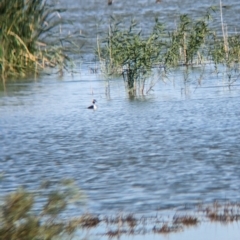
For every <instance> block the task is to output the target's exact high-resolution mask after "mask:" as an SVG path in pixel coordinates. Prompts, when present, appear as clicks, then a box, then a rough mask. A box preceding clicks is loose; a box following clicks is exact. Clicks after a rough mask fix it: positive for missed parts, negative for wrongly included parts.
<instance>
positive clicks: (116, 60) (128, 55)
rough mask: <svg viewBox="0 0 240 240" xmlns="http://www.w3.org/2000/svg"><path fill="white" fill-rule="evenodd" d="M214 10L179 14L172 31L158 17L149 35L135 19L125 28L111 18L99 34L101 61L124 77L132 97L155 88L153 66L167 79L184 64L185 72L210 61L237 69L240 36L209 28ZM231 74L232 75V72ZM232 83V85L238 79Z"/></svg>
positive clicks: (212, 8) (107, 67)
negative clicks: (197, 14)
mask: <svg viewBox="0 0 240 240" xmlns="http://www.w3.org/2000/svg"><path fill="white" fill-rule="evenodd" d="M215 10H216V9H215V8H214V7H211V8H209V9H207V10H206V14H204V16H203V17H201V18H200V19H197V20H195V19H193V18H191V17H190V16H189V15H186V14H184V15H180V17H179V21H178V23H177V27H176V29H175V30H173V31H170V30H167V29H166V27H163V26H165V25H164V24H162V23H160V22H159V21H158V20H157V19H156V20H155V26H154V28H153V30H152V32H151V33H150V35H149V36H145V35H144V34H143V33H142V31H141V29H139V28H138V25H137V23H136V22H135V21H132V22H131V24H130V26H129V28H127V29H126V27H125V26H122V23H121V21H116V19H114V18H111V21H110V25H109V31H108V33H106V35H105V36H102V37H98V47H97V55H98V58H99V61H100V64H101V65H102V66H104V71H105V72H107V74H108V76H111V75H115V74H119V75H122V76H123V79H124V81H125V82H126V85H127V91H128V93H129V94H130V95H131V96H136V95H145V94H147V93H148V92H149V91H151V90H152V89H153V86H154V84H155V82H154V81H152V80H153V77H152V73H153V69H154V68H157V69H161V70H163V71H159V72H161V73H162V75H160V76H159V77H158V80H159V79H163V80H164V79H165V77H166V76H167V74H168V73H169V72H170V71H171V69H173V68H175V67H178V66H185V67H186V73H187V72H188V68H189V67H191V66H194V65H198V66H200V65H203V68H204V65H205V64H208V63H214V64H215V67H216V68H217V65H218V64H224V65H226V66H227V67H230V70H229V72H232V69H234V70H237V69H238V68H239V66H236V63H239V61H240V41H239V40H240V38H239V35H237V34H236V35H232V36H228V33H227V32H226V31H225V30H224V33H223V36H220V35H219V33H216V31H214V29H211V28H210V26H209V25H210V20H211V19H212V16H211V14H212V12H215ZM228 75H229V74H228ZM230 75H231V76H230V78H232V73H231V74H230ZM199 79H202V76H200V78H199ZM234 79H235V78H234ZM198 82H199V83H200V82H201V80H200V81H199V80H198ZM229 82H230V84H232V83H233V82H235V80H232V79H231V80H230V81H229Z"/></svg>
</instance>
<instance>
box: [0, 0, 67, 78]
mask: <svg viewBox="0 0 240 240" xmlns="http://www.w3.org/2000/svg"><path fill="white" fill-rule="evenodd" d="M62 11H63V9H56V8H55V7H54V5H50V4H48V3H47V2H46V1H45V0H28V1H24V0H2V1H1V3H0V78H1V79H2V80H3V81H5V80H6V79H8V78H11V77H15V78H16V77H17V78H18V77H25V76H27V75H31V74H38V73H39V71H41V70H43V69H45V68H46V67H56V66H59V67H60V69H63V68H64V67H65V66H66V61H67V60H69V59H68V57H67V55H66V54H65V52H64V51H65V49H66V48H65V47H64V42H66V40H69V39H67V36H61V34H60V33H59V27H60V26H61V25H62V24H64V20H63V19H62V18H61V16H60V13H61V12H62Z"/></svg>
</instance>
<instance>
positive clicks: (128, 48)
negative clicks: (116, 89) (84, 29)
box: [98, 18, 163, 95]
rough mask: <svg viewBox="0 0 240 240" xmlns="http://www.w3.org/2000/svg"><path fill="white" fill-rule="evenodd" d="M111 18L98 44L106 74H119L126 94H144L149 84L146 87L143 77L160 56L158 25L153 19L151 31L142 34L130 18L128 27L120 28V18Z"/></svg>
mask: <svg viewBox="0 0 240 240" xmlns="http://www.w3.org/2000/svg"><path fill="white" fill-rule="evenodd" d="M112 20H113V21H112V23H111V24H110V26H109V32H108V34H107V36H106V38H105V39H103V40H102V42H100V43H99V44H98V45H99V47H98V56H99V59H100V61H101V62H104V63H105V69H106V71H107V73H108V74H109V75H112V74H116V73H120V74H122V76H123V78H124V80H125V82H126V83H127V89H128V92H129V94H130V95H136V94H137V91H138V92H139V93H140V94H144V93H145V92H148V91H149V90H150V89H151V86H152V84H150V86H149V87H148V88H147V89H146V80H147V77H149V74H150V73H151V70H152V68H153V66H154V64H155V63H156V62H158V61H159V57H160V56H161V54H160V53H161V48H162V46H163V43H162V42H161V41H160V37H161V32H162V30H163V28H162V25H161V24H160V23H159V22H158V21H157V20H156V25H155V27H154V29H153V32H152V33H151V34H150V36H148V37H144V36H143V35H142V33H141V30H139V29H138V28H137V23H136V22H135V21H134V20H132V22H131V24H130V26H129V28H128V29H122V28H120V27H119V26H120V24H121V22H118V21H116V19H114V18H112ZM119 70H120V71H119Z"/></svg>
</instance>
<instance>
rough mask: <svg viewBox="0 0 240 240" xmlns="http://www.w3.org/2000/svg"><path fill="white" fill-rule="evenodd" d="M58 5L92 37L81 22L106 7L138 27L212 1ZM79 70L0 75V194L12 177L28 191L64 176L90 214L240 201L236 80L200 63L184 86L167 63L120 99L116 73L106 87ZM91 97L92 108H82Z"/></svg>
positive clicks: (10, 186)
mask: <svg viewBox="0 0 240 240" xmlns="http://www.w3.org/2000/svg"><path fill="white" fill-rule="evenodd" d="M70 2H71V4H70ZM123 2H124V4H123ZM137 2H138V3H139V4H137ZM64 3H65V1H64ZM64 3H62V4H64ZM180 3H181V4H180ZM65 4H67V6H68V8H69V9H70V10H69V11H70V13H68V14H69V18H71V19H73V20H74V23H75V24H77V25H79V29H83V31H85V33H86V34H89V35H90V36H91V37H90V39H92V41H94V36H95V30H94V29H93V26H95V23H96V21H95V22H93V21H91V20H92V19H93V18H96V17H99V18H101V17H102V16H105V15H104V13H105V12H106V11H107V12H108V14H110V13H112V12H114V13H118V14H119V15H121V14H123V15H124V13H125V14H126V15H129V16H132V15H134V16H136V17H138V18H139V19H141V24H142V25H143V23H144V21H143V19H146V21H145V23H146V26H147V25H148V24H150V25H151V22H150V20H149V17H150V16H154V14H159V15H160V16H168V17H169V18H170V19H171V17H173V16H175V15H176V16H177V15H179V11H180V12H184V11H185V12H192V10H193V9H194V10H195V9H196V6H197V8H198V9H205V7H206V6H210V5H214V4H215V5H216V4H218V1H201V3H200V2H199V3H194V4H193V3H191V4H190V3H189V1H164V0H162V3H161V4H155V1H150V0H149V1H117V0H116V1H115V2H114V3H113V5H112V6H111V8H110V7H109V6H107V1H105V2H104V4H105V5H103V4H100V1H96V0H95V1H93V0H91V1H87V3H86V4H85V1H84V3H83V1H68V2H67V3H65ZM94 4H96V5H94ZM224 4H226V5H228V6H230V10H229V11H230V12H227V10H226V15H225V16H229V18H226V21H229V24H230V25H234V24H235V23H236V21H237V19H239V16H240V15H237V14H236V12H239V4H238V0H236V1H225V2H224ZM63 6H64V5H63ZM178 10H179V11H178ZM130 13H131V14H130ZM137 13H139V14H138V15H137ZM230 13H233V14H230ZM76 19H78V20H76ZM81 20H82V22H81ZM216 24H217V23H216ZM91 26H92V28H91ZM144 26H145V25H144ZM91 29H93V30H92V31H91ZM81 69H82V70H81V72H80V73H77V74H74V76H73V77H72V76H70V75H65V76H64V77H63V78H62V79H59V78H58V77H57V76H55V75H51V76H42V77H41V78H40V79H38V80H37V81H33V82H32V81H30V82H28V81H22V82H16V83H8V84H7V86H6V90H5V91H1V92H0V151H1V154H0V173H1V176H3V177H2V178H1V181H0V188H1V192H0V193H1V195H3V194H5V193H7V192H9V191H12V190H15V189H16V188H17V187H19V186H22V185H23V186H25V187H27V188H30V189H36V187H38V186H39V184H40V182H41V181H42V180H57V179H62V178H73V179H75V180H76V182H77V184H78V186H79V187H80V188H81V189H83V190H84V192H85V193H86V195H87V196H88V208H89V210H90V211H92V212H95V213H106V212H118V211H126V212H136V213H149V212H151V211H155V210H157V209H172V208H182V207H184V206H189V207H191V206H193V205H195V204H196V203H199V202H201V201H203V202H212V201H214V200H216V199H217V200H223V201H225V200H230V201H240V195H239V192H240V191H239V190H240V184H239V183H240V164H239V163H240V162H239V161H240V148H239V142H240V108H239V103H240V100H239V99H240V86H238V84H236V85H235V86H232V87H231V88H228V87H224V86H225V85H226V84H225V83H226V82H225V80H223V79H225V78H224V77H223V76H222V75H219V76H217V75H216V74H213V69H208V70H206V74H205V76H204V78H203V79H202V85H201V86H198V85H196V84H195V83H196V82H197V81H196V78H197V77H196V76H199V72H198V69H197V68H196V69H195V70H194V72H193V73H191V75H190V77H189V79H190V82H189V84H187V85H184V84H183V73H182V72H181V70H177V73H176V75H174V77H172V79H171V80H169V81H167V82H166V83H163V82H159V83H158V84H156V86H155V87H154V92H152V93H151V94H150V95H148V96H146V97H142V98H137V99H129V98H128V97H127V95H126V93H125V89H124V84H123V81H122V79H112V80H111V81H110V83H109V84H110V92H109V94H108V95H106V94H105V92H106V85H107V84H108V83H107V82H106V81H104V78H103V77H102V76H101V75H100V74H90V73H89V67H88V66H82V68H81ZM236 80H239V77H237V79H236ZM192 82H194V83H192ZM236 83H238V82H236ZM93 98H95V99H97V101H98V102H97V103H98V110H97V111H92V110H88V109H87V106H88V105H89V104H90V103H91V101H92V99H93Z"/></svg>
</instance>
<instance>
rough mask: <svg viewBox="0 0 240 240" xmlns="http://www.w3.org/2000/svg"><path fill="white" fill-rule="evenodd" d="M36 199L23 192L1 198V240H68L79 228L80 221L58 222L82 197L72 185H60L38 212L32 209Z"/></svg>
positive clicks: (49, 193)
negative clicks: (2, 199)
mask: <svg viewBox="0 0 240 240" xmlns="http://www.w3.org/2000/svg"><path fill="white" fill-rule="evenodd" d="M37 197H43V196H38V195H36V194H34V193H30V192H27V191H25V190H23V189H19V190H18V191H16V192H14V193H11V194H9V195H7V196H6V197H5V200H4V203H3V205H2V206H1V209H0V239H1V240H6V239H8V240H15V239H24V240H28V239H29V240H33V239H38V240H41V239H55V238H57V239H70V238H71V236H72V235H73V234H74V232H75V231H76V230H77V228H79V227H80V226H81V223H82V220H81V218H75V219H73V220H69V221H67V220H62V219H61V218H60V215H61V214H62V213H63V212H64V211H65V210H66V208H67V206H68V205H69V204H70V203H72V202H73V201H74V202H76V201H79V200H81V198H82V195H81V194H80V192H79V190H78V189H77V187H76V186H75V185H74V184H73V182H68V183H67V184H66V183H64V186H63V185H62V187H61V188H59V190H51V191H49V192H48V194H47V196H44V198H45V201H44V202H45V204H44V205H43V206H42V208H41V209H38V210H35V209H34V207H35V204H36V202H37V200H38V198H37Z"/></svg>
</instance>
